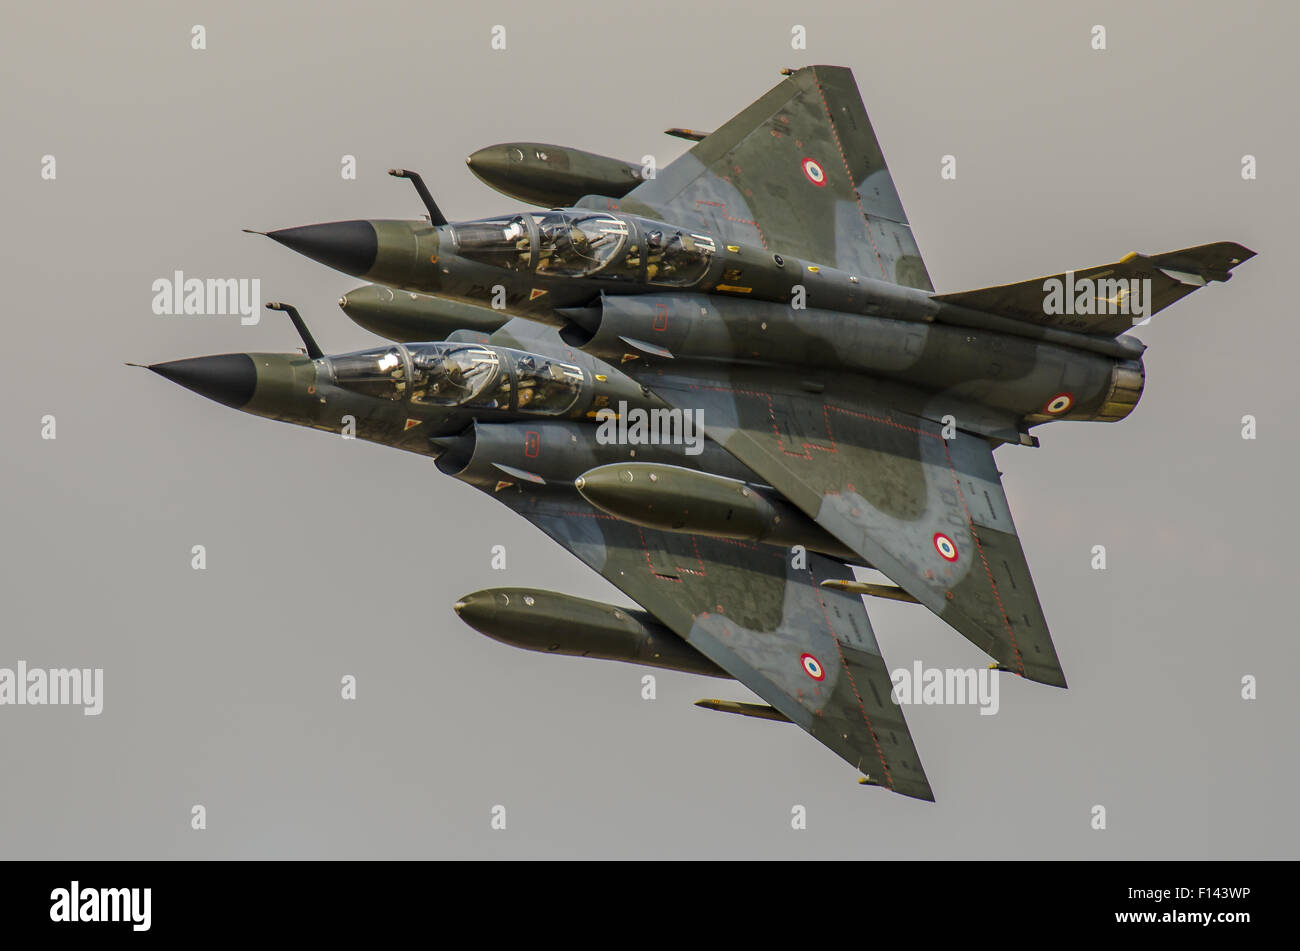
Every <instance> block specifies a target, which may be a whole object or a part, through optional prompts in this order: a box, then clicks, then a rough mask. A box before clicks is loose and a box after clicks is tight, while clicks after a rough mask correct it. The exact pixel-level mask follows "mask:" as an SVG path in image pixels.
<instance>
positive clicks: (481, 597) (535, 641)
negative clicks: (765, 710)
mask: <svg viewBox="0 0 1300 951" xmlns="http://www.w3.org/2000/svg"><path fill="white" fill-rule="evenodd" d="M454 609H455V611H456V614H457V615H459V617H460V619H461V620H462V621H464V622H465V623H466V624H468V625H469V626H470V627H472V628H474V629H475V630H476V631H478V632H479V633H480V634H486V635H487V636H488V637H490V638H492V639H493V640H498V641H501V642H502V643H503V644H509V645H511V646H512V647H522V648H523V649H524V650H530V651H538V652H540V653H543V654H565V655H568V656H570V657H595V658H599V659H601V660H620V661H624V662H625V663H629V664H642V665H644V666H646V667H659V668H662V669H664V670H676V671H681V672H682V673H687V674H700V675H702V676H705V677H723V678H728V679H730V677H731V675H730V674H728V673H727V672H726V671H724V670H723V669H722V668H720V667H718V666H717V665H716V664H714V663H713V661H711V660H709V659H708V658H707V657H705V656H704V655H703V654H701V653H700V652H699V651H697V650H696V649H695V648H694V647H691V645H690V644H687V643H686V642H685V641H684V640H682V639H681V638H680V637H678V636H677V635H676V634H674V633H673V632H672V631H670V630H669V629H668V628H666V627H664V626H663V625H662V624H660V623H659V622H658V621H656V620H655V619H654V618H653V617H651V616H650V615H649V614H647V613H645V612H644V611H639V610H633V609H630V608H619V607H615V606H614V605H612V604H602V603H601V602H599V601H588V600H586V599H584V598H575V597H572V596H571V595H567V594H559V593H557V592H554V591H538V590H536V589H533V588H491V589H488V590H486V591H476V592H474V593H473V594H467V595H465V597H463V598H461V599H460V600H459V601H457V602H456V604H455V605H454Z"/></svg>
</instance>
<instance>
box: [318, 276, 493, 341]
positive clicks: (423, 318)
mask: <svg viewBox="0 0 1300 951" xmlns="http://www.w3.org/2000/svg"><path fill="white" fill-rule="evenodd" d="M339 307H341V308H342V309H343V313H345V314H347V315H348V316H349V317H350V318H352V321H353V322H354V323H356V324H357V325H359V326H361V327H364V328H365V329H366V330H369V331H370V332H371V333H375V334H378V335H379V336H381V337H386V338H388V339H389V340H396V341H397V342H398V343H415V342H423V341H426V340H443V339H446V337H447V335H448V334H450V333H452V332H453V331H456V330H470V331H475V332H478V333H488V334H490V333H492V331H494V330H496V329H497V328H498V327H500V326H501V325H502V324H504V323H505V322H506V321H507V320H509V319H510V317H509V315H508V314H503V313H502V312H501V311H497V310H492V309H491V308H489V307H478V306H476V305H474V304H465V303H462V302H461V301H455V300H448V299H446V298H442V297H430V296H428V295H427V294H414V293H412V292H410V291H395V290H393V289H392V288H391V287H384V286H383V285H382V284H367V285H365V286H364V287H358V288H356V289H355V290H351V291H348V292H347V293H346V294H344V295H343V296H342V297H340V298H339Z"/></svg>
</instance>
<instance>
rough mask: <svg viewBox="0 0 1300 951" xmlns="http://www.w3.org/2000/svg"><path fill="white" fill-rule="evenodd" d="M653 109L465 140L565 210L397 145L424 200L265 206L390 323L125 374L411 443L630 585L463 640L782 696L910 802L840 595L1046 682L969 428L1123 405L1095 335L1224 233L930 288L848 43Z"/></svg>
mask: <svg viewBox="0 0 1300 951" xmlns="http://www.w3.org/2000/svg"><path fill="white" fill-rule="evenodd" d="M669 131H670V132H671V133H673V134H677V135H680V136H682V137H684V138H687V139H690V140H692V141H694V142H695V143H696V144H695V145H694V146H693V147H692V148H691V149H690V150H689V151H688V152H687V153H686V154H684V155H683V156H682V157H681V158H679V159H678V160H677V161H675V162H673V163H672V164H670V165H669V166H668V167H666V168H665V169H663V170H662V171H661V172H660V173H659V174H658V175H655V176H651V175H649V174H645V173H644V172H642V171H640V170H638V169H636V168H635V167H633V166H631V165H630V164H629V163H624V162H619V161H618V160H615V159H606V158H603V157H601V156H594V155H591V154H589V153H580V152H577V151H576V150H569V149H563V148H561V147H557V146H548V145H540V144H535V143H516V144H507V145H502V146H493V147H491V148H489V149H484V150H482V152H479V153H475V155H474V156H471V157H470V160H469V165H470V168H471V170H472V171H473V172H474V173H475V174H477V175H478V176H479V177H480V178H482V179H483V180H484V181H487V182H488V183H489V184H492V185H493V186H494V187H496V188H498V189H499V190H501V191H503V192H505V193H506V194H510V195H513V196H515V197H518V198H521V199H523V200H525V201H530V202H541V203H549V202H551V201H552V200H556V199H558V200H560V201H564V202H573V204H572V207H564V208H556V209H551V210H548V211H543V212H522V213H519V214H515V215H508V216H504V217H499V218H491V219H485V220H479V221H470V222H457V223H449V222H447V220H446V219H445V218H444V217H443V215H442V213H441V212H440V211H439V209H438V207H437V205H436V203H435V202H434V200H433V198H432V196H431V195H430V193H429V191H428V189H427V188H426V187H425V185H424V183H423V181H422V180H421V178H420V177H419V176H418V175H417V174H415V173H413V172H408V171H404V170H403V171H395V172H394V173H393V174H395V175H398V176H400V177H406V178H409V179H411V180H412V182H413V184H414V185H415V187H416V189H417V192H418V193H419V195H420V197H421V199H422V201H423V203H424V205H425V207H426V209H427V211H428V216H427V219H425V220H415V221H386V220H364V221H347V222H333V223H329V224H321V225H309V226H306V227H301V228H289V229H285V230H282V231H275V232H271V233H270V237H271V238H273V239H274V240H276V241H278V242H279V243H281V244H283V245H285V246H287V247H289V248H291V249H293V250H295V251H298V252H300V253H302V254H305V255H307V256H309V257H312V258H314V259H315V260H317V261H320V262H322V263H324V264H327V265H329V266H331V267H334V268H336V269H338V270H341V271H344V272H346V273H349V274H353V275H356V276H359V277H363V278H365V279H367V280H370V281H373V282H374V286H371V287H367V288H361V289H359V290H357V291H354V292H350V293H349V294H348V295H347V296H346V297H345V298H343V299H342V300H341V301H340V304H341V306H342V307H343V308H344V310H345V311H346V312H347V313H348V314H349V316H352V317H353V319H355V320H357V321H358V323H361V324H362V325H363V326H366V327H369V328H370V329H372V330H375V331H376V332H378V333H380V334H381V335H384V336H387V337H389V338H390V339H392V340H394V341H398V342H396V343H394V344H392V345H390V346H385V347H380V348H377V349H374V350H369V351H364V352H361V353H357V354H346V355H341V356H336V357H326V356H324V354H323V353H322V352H321V351H320V348H319V347H318V346H317V345H316V344H315V342H314V340H312V338H311V336H310V334H309V333H308V332H307V330H306V328H305V326H303V324H302V322H301V319H300V318H299V317H298V316H297V314H296V312H291V313H290V316H291V318H292V319H293V320H294V323H295V325H296V326H297V327H298V329H299V332H300V334H301V335H302V337H303V341H304V344H305V346H306V354H305V355H303V356H297V355H275V354H227V355H223V356H217V357H202V358H198V359H196V360H182V361H176V362H173V363H165V364H158V365H154V366H153V367H151V369H153V370H155V371H156V372H158V373H159V374H161V375H163V376H165V377H167V378H169V379H172V380H174V381H175V382H178V383H180V384H182V385H184V386H187V387H189V388H190V389H193V390H195V391H197V392H199V393H202V394H203V395H206V396H209V397H212V398H214V399H218V400H219V401H221V402H223V403H226V404H227V405H230V406H235V407H237V408H240V409H243V410H245V411H247V412H251V413H255V414H258V415H263V416H269V417H271V418H275V419H280V420H283V421H287V422H293V423H297V424H299V425H306V426H312V427H315V428H318V429H324V430H327V431H331V432H341V431H346V427H347V426H348V425H352V426H354V427H355V435H356V436H357V437H358V438H364V439H371V440H375V441H378V442H382V443H386V444H388V445H392V446H395V447H397V448H402V449H407V450H410V451H414V452H420V453H423V454H427V455H431V456H433V457H435V459H436V464H437V465H438V467H439V469H441V470H442V471H443V472H446V473H448V474H451V475H453V476H455V477H457V478H460V479H463V480H464V481H467V482H469V483H470V484H472V485H475V486H477V487H478V488H480V489H482V490H483V491H485V492H487V493H489V494H491V495H493V497H495V498H497V499H499V500H501V501H502V502H504V503H505V504H506V505H508V506H510V507H511V508H512V509H514V510H515V511H516V512H518V513H520V514H521V515H523V516H524V517H525V518H527V519H528V520H529V521H531V522H532V523H533V524H535V525H537V526H538V527H539V528H541V529H542V530H543V531H545V532H546V533H547V534H549V535H550V536H551V537H552V538H554V539H555V540H556V541H558V542H559V543H560V544H561V545H563V546H564V547H565V548H567V549H568V550H569V551H570V552H572V553H573V554H575V555H576V556H577V557H578V558H580V559H581V560H583V561H584V562H585V563H586V564H588V565H589V566H591V567H592V568H594V569H595V570H596V571H598V572H600V573H601V574H602V575H603V576H604V577H605V578H607V579H608V580H609V581H611V582H612V583H614V584H615V585H616V586H618V587H619V588H620V589H622V590H623V592H624V593H626V594H627V595H628V596H629V597H630V598H632V600H633V601H635V602H636V603H637V604H639V605H641V606H642V608H644V611H641V612H638V611H631V610H625V609H621V608H615V607H613V606H609V605H599V604H595V603H593V602H587V601H581V600H579V599H576V598H571V597H568V596H565V595H559V594H552V593H547V592H537V591H529V590H523V589H500V590H496V591H484V592H478V593H476V594H473V595H469V596H467V597H466V598H464V599H462V600H461V601H460V602H458V603H457V605H456V609H457V611H458V613H459V614H460V615H461V617H462V618H463V619H464V620H466V621H467V622H468V623H470V624H471V625H473V626H475V627H476V628H477V629H479V630H481V631H483V632H484V633H487V634H489V635H491V636H494V637H497V638H499V639H502V640H506V641H508V642H510V643H513V644H516V645H518V646H523V647H529V648H532V649H537V650H546V651H550V652H555V653H568V654H579V655H582V656H596V657H608V658H614V659H620V660H626V661H631V662H635V663H646V664H652V665H658V666H663V667H669V668H672V669H678V670H687V671H690V672H694V673H702V674H711V675H715V676H730V677H733V678H735V679H737V680H739V681H740V682H741V683H743V684H745V686H747V687H749V688H750V689H751V690H753V691H754V692H755V693H756V694H758V695H759V696H760V697H761V698H762V699H763V700H764V701H766V704H767V706H764V705H760V704H741V703H735V702H728V701H714V700H707V701H701V705H703V706H707V707H710V708H712V709H717V710H723V711H726V712H733V713H740V714H743V715H747V716H755V717H762V718H767V719H776V720H788V721H792V722H794V723H797V724H799V725H800V726H801V727H802V728H803V729H805V730H807V731H808V732H809V733H811V734H812V735H813V736H814V737H815V738H817V739H818V740H820V741H821V742H822V743H824V744H825V745H826V746H828V747H830V748H831V749H832V750H833V751H834V752H836V753H837V754H838V755H840V756H841V757H842V758H844V759H845V760H847V761H848V762H849V763H850V764H852V765H853V766H854V767H856V768H857V769H858V770H860V771H861V772H862V773H863V774H864V778H863V780H862V781H863V782H866V783H870V784H874V785H881V786H885V787H888V788H890V789H892V790H894V791H895V792H899V793H902V794H904V795H907V796H912V797H916V798H920V799H933V794H932V792H931V789H930V785H929V782H928V781H927V779H926V777H925V773H924V771H923V770H922V768H921V764H920V760H919V757H918V756H917V753H916V750H915V747H914V746H913V743H912V740H911V737H910V735H909V733H908V730H907V725H906V723H905V722H904V720H903V717H902V713H901V708H900V707H899V706H898V705H896V704H895V703H893V702H892V701H891V699H890V692H891V689H892V684H891V681H890V675H889V671H888V669H887V667H886V665H885V662H884V660H883V658H882V657H881V654H880V648H879V645H878V644H877V642H876V639H875V636H874V634H873V632H872V629H871V624H870V621H869V620H868V617H867V614H866V611H865V609H864V607H863V602H862V599H861V597H860V595H874V596H880V597H888V598H894V599H898V600H904V601H912V602H916V603H919V604H922V605H924V606H926V607H927V608H929V609H930V610H931V611H933V612H934V613H935V614H936V615H938V616H939V617H940V618H942V619H943V620H944V621H946V622H947V623H948V624H949V625H951V626H952V627H953V628H954V629H955V630H957V631H958V632H960V633H961V634H962V635H964V636H965V637H967V638H968V639H969V640H970V641H971V642H972V643H974V644H976V645H977V646H978V647H980V648H981V649H982V650H984V651H985V652H987V653H988V654H989V655H990V656H991V657H992V658H993V660H994V661H995V664H994V666H997V667H998V668H999V669H1002V670H1005V671H1010V672H1013V673H1015V674H1018V675H1020V676H1023V677H1026V678H1028V679H1031V680H1036V681H1039V682H1042V683H1047V684H1053V685H1057V686H1061V687H1064V686H1065V676H1064V673H1063V671H1062V669H1061V665H1060V662H1059V660H1058V658H1057V654H1056V649H1055V647H1054V645H1053V642H1052V639H1051V636H1050V634H1049V632H1048V627H1047V622H1046V620H1045V618H1044V614H1043V610H1042V607H1041V606H1040V604H1039V601H1038V597H1037V594H1036V593H1035V590H1034V585H1033V580H1032V578H1031V577H1030V573H1029V568H1028V564H1027V562H1026V558H1025V554H1024V551H1023V549H1022V548H1021V545H1020V541H1019V539H1018V537H1017V535H1016V530H1015V526H1014V524H1013V522H1012V519H1011V513H1010V508H1009V505H1008V502H1007V498H1006V495H1005V494H1004V492H1003V490H1002V484H1001V477H1000V473H999V471H998V468H997V466H996V464H995V461H994V458H993V451H994V449H995V448H996V447H998V446H1000V445H1002V444H1005V443H1015V444H1018V445H1029V446H1034V445H1037V439H1036V438H1035V437H1034V436H1032V435H1030V429H1031V428H1032V427H1034V426H1037V425H1040V424H1042V423H1046V422H1050V421H1055V420H1060V419H1072V420H1101V421H1116V420H1119V419H1123V418H1124V417H1126V416H1127V415H1128V414H1129V413H1130V412H1131V411H1132V409H1133V407H1134V406H1135V405H1136V404H1137V401H1138V399H1139V397H1140V396H1141V392H1142V388H1143V383H1144V371H1143V366H1142V360H1141V357H1142V352H1143V349H1144V348H1143V345H1142V344H1141V343H1140V342H1139V341H1137V340H1135V339H1133V338H1132V337H1129V336H1124V335H1123V334H1124V332H1125V331H1126V330H1128V329H1130V328H1131V327H1132V326H1134V324H1135V323H1138V322H1140V321H1143V320H1145V319H1146V318H1148V317H1149V316H1150V315H1151V314H1153V313H1155V312H1158V311H1159V310H1162V309H1163V308H1165V307H1167V306H1168V305H1169V304H1171V303H1173V302H1174V301H1176V300H1178V299H1179V298H1181V297H1183V296H1185V295H1186V294H1188V293H1191V292H1192V291H1193V290H1195V289H1196V288H1197V287H1199V286H1202V285H1204V284H1205V283H1207V282H1209V281H1225V280H1227V279H1228V278H1229V277H1230V272H1231V270H1232V268H1233V267H1235V266H1236V265H1237V264H1239V263H1241V262H1242V261H1244V260H1246V259H1248V258H1249V257H1251V256H1252V255H1253V252H1251V251H1249V250H1247V249H1246V248H1243V247H1241V246H1240V245H1237V244H1232V243H1226V242H1225V243H1218V244H1211V245H1203V246H1200V247H1194V248H1188V249H1185V250H1181V251H1174V252H1169V253H1165V254H1156V255H1140V254H1130V255H1128V256H1126V257H1125V258H1123V259H1122V260H1120V261H1118V262H1116V263H1114V264H1109V265H1105V266H1102V267H1098V268H1090V269H1085V270H1081V271H1078V272H1065V273H1064V274H1061V275H1055V276H1053V277H1049V278H1044V279H1038V280H1033V281H1026V282H1023V283H1019V284H1011V285H1005V286H1001V287H990V288H982V289H978V290H973V291H966V292H961V293H952V294H935V293H934V289H933V287H932V285H931V283H930V278H929V276H928V274H927V271H926V268H925V265H924V263H923V261H922V259H921V254H920V252H919V250H918V247H917V244H916V242H915V240H914V239H913V236H912V231H911V227H910V225H909V224H908V221H907V217H906V215H905V214H904V212H903V208H902V204H901V202H900V200H899V197H898V193H897V191H896V189H895V187H894V183H893V180H892V178H891V176H890V174H889V170H888V168H887V167H886V165H885V161H884V157H883V155H882V153H881V150H880V146H879V144H878V142H877V141H876V137H875V134H874V132H873V131H872V128H871V125H870V123H869V121H868V119H867V115H866V112H865V110H864V108H863V105H862V101H861V98H860V96H859V94H858V91H857V87H856V85H855V83H854V81H853V77H852V74H851V73H850V72H849V71H848V70H847V69H842V68H834V67H825V66H815V67H809V68H805V69H799V70H792V71H787V77H786V79H785V80H784V81H782V82H781V83H780V84H778V85H777V86H776V87H775V88H773V89H772V90H771V91H770V92H768V93H767V94H766V95H765V96H763V97H762V98H761V99H759V100H758V101H756V102H755V103H754V104H752V105H751V106H749V107H748V108H747V109H745V110H744V111H743V112H741V113H740V114H739V115H737V116H736V117H735V118H733V119H732V120H730V121H729V122H727V123H726V124H724V125H723V126H722V127H721V128H719V129H718V130H717V131H716V132H713V133H708V134H705V133H694V132H689V131H688V130H680V129H678V130H669ZM588 189H590V191H588ZM277 306H278V305H277ZM449 331H452V332H451V333H450V335H449V336H447V339H446V340H445V341H443V342H438V343H435V342H427V341H434V340H437V339H439V338H440V337H441V336H443V335H446V334H448V332H449ZM421 341H425V342H421ZM615 367H617V368H618V369H615ZM347 420H351V421H352V422H351V423H350V424H349V423H348V422H347ZM646 420H649V421H650V423H651V425H649V426H648V427H647V426H645V425H642V424H644V423H645V421H646ZM694 421H698V422H699V423H700V424H701V426H702V428H703V431H704V433H705V434H707V437H708V439H707V440H702V441H700V442H699V443H698V444H697V445H696V449H697V450H698V452H694V453H693V452H692V450H691V448H690V445H691V440H690V437H691V435H692V433H691V428H692V423H693V422H694ZM615 424H616V425H615ZM638 425H640V426H641V428H640V429H639V430H638V429H637V426H638ZM656 426H658V427H659V428H658V429H656ZM611 431H616V433H617V436H616V438H612V439H611V438H602V436H608V435H609V433H610V432H611ZM665 434H666V435H665ZM657 435H665V438H664V439H662V440H660V439H656V436H657ZM678 437H680V442H682V443H685V444H686V445H685V451H684V447H683V445H672V444H669V443H671V442H673V440H674V439H677V438H678ZM854 565H857V566H863V567H870V568H874V569H875V570H877V571H879V572H881V573H882V574H884V575H885V576H886V577H887V578H888V579H889V580H890V581H892V582H893V584H892V585H886V584H875V583H863V582H858V581H855V580H854V575H853V573H852V566H854Z"/></svg>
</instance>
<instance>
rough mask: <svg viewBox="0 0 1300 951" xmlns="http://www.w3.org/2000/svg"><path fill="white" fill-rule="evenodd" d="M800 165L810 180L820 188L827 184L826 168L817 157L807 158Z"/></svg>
mask: <svg viewBox="0 0 1300 951" xmlns="http://www.w3.org/2000/svg"><path fill="white" fill-rule="evenodd" d="M799 167H800V168H802V169H803V174H804V177H805V178H807V179H808V181H810V182H812V183H813V184H814V185H816V186H817V187H818V188H824V187H825V186H826V170H825V169H824V168H822V167H821V164H820V163H819V162H818V161H817V160H816V159H810V158H806V159H804V160H803V161H802V162H800V163H799Z"/></svg>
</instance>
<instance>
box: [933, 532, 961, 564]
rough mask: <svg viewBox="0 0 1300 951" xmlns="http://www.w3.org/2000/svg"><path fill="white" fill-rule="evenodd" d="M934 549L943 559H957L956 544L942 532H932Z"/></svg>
mask: <svg viewBox="0 0 1300 951" xmlns="http://www.w3.org/2000/svg"><path fill="white" fill-rule="evenodd" d="M934 550H935V551H937V552H938V553H939V557H940V558H942V559H943V560H944V561H956V560H957V546H956V545H954V544H953V541H952V539H951V538H949V537H948V536H947V535H945V534H944V533H943V532H935V533H934Z"/></svg>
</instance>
